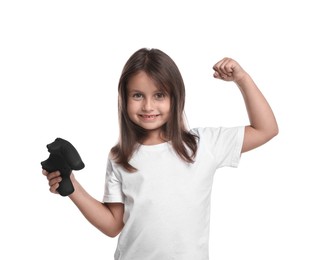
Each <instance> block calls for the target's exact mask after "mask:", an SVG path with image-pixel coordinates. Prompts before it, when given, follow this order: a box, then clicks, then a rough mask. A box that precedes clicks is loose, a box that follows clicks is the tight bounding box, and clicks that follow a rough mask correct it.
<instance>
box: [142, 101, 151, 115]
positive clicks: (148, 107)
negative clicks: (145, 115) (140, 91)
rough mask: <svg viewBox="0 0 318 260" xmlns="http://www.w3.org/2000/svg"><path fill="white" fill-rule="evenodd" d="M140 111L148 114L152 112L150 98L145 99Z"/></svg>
mask: <svg viewBox="0 0 318 260" xmlns="http://www.w3.org/2000/svg"><path fill="white" fill-rule="evenodd" d="M142 110H143V111H146V112H149V111H152V110H153V104H152V100H151V98H145V99H144V102H143V104H142Z"/></svg>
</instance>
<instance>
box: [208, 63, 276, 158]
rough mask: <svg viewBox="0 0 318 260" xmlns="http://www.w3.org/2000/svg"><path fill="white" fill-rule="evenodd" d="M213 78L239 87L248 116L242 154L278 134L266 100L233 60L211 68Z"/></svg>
mask: <svg viewBox="0 0 318 260" xmlns="http://www.w3.org/2000/svg"><path fill="white" fill-rule="evenodd" d="M213 69H214V70H215V73H214V77H215V78H218V79H222V80H225V81H234V82H235V83H236V84H237V86H238V87H239V89H240V91H241V93H242V95H243V98H244V101H245V106H246V110H247V113H248V116H249V120H250V125H248V126H246V127H245V135H244V142H243V147H242V153H244V152H247V151H249V150H252V149H254V148H256V147H259V146H261V145H263V144H265V143H266V142H268V141H269V140H270V139H272V138H273V137H274V136H276V135H277V134H278V125H277V122H276V119H275V116H274V114H273V111H272V109H271V107H270V105H269V104H268V102H267V100H266V99H265V97H264V96H263V94H262V93H261V91H260V90H259V89H258V87H257V86H256V84H255V83H254V81H253V79H252V78H251V77H250V75H249V74H248V73H247V72H246V71H245V70H243V68H242V67H241V66H240V65H239V64H238V63H237V62H236V61H235V60H233V59H231V58H224V59H222V60H221V61H219V62H218V63H216V64H215V65H214V67H213Z"/></svg>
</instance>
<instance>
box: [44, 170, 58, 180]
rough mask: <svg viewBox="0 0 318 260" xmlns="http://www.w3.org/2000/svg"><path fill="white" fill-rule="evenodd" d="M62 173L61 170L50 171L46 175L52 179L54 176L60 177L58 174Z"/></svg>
mask: <svg viewBox="0 0 318 260" xmlns="http://www.w3.org/2000/svg"><path fill="white" fill-rule="evenodd" d="M60 175H61V173H60V172H59V171H55V172H50V173H48V174H47V175H46V178H47V179H48V180H51V179H54V178H56V177H58V176H60Z"/></svg>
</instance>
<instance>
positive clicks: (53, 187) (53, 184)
mask: <svg viewBox="0 0 318 260" xmlns="http://www.w3.org/2000/svg"><path fill="white" fill-rule="evenodd" d="M42 173H43V175H44V176H46V178H47V180H48V181H49V186H50V192H52V193H55V194H59V193H58V192H57V188H58V187H59V183H60V182H61V181H62V177H61V173H60V172H59V171H56V172H50V173H49V172H47V171H46V170H44V169H42Z"/></svg>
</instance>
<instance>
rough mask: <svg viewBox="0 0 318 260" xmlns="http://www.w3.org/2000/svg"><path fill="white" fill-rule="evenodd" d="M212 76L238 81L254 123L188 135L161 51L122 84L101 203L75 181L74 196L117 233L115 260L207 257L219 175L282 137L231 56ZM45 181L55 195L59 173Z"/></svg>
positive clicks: (139, 55)
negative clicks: (212, 202)
mask: <svg viewBox="0 0 318 260" xmlns="http://www.w3.org/2000/svg"><path fill="white" fill-rule="evenodd" d="M213 69H214V70H215V73H214V77H215V78H218V79H223V80H225V81H234V82H235V83H236V84H237V86H238V87H239V89H240V90H241V92H242V95H243V98H244V101H245V104H246V109H247V112H248V115H249V119H250V125H248V126H245V127H232V128H223V127H220V128H196V129H192V130H188V129H187V128H186V125H185V119H184V111H183V110H184V103H185V89H184V84H183V80H182V77H181V74H180V72H179V70H178V68H177V66H176V64H175V63H174V62H173V60H172V59H171V58H170V57H169V56H168V55H167V54H165V53H163V52H162V51H160V50H157V49H150V50H149V49H140V50H138V51H137V52H135V53H134V54H133V55H132V56H131V57H130V58H129V60H128V61H127V63H126V65H125V67H124V69H123V72H122V75H121V77H120V80H119V86H118V95H119V104H118V105H119V106H118V108H119V125H120V133H119V142H118V144H117V145H116V146H115V147H113V148H112V149H111V152H110V155H109V159H108V166H107V173H106V183H105V195H104V198H103V202H102V203H101V202H99V201H98V200H96V199H94V198H92V197H91V196H90V195H89V194H88V193H87V192H86V191H85V190H84V188H83V187H82V186H81V185H80V184H79V183H78V182H77V180H76V179H75V178H74V175H73V174H72V175H71V180H72V183H73V185H74V188H75V191H74V193H72V194H71V195H70V196H69V197H70V198H71V200H72V201H73V202H74V203H75V204H76V206H77V207H78V208H79V209H80V211H81V212H82V213H83V214H84V216H85V217H86V218H87V219H88V221H90V222H91V223H92V224H93V225H94V226H95V227H97V228H98V229H99V230H101V231H102V232H103V233H105V234H106V235H108V236H111V237H115V236H117V235H118V234H119V233H121V234H120V236H119V239H118V246H117V250H116V252H115V259H116V260H119V259H120V260H168V259H177V260H193V259H198V260H199V259H200V260H208V259H209V229H210V226H209V224H210V198H211V188H212V182H213V176H214V173H215V171H216V169H218V168H220V167H223V166H232V167H236V166H237V165H238V163H239V160H240V156H241V153H244V152H246V151H249V150H251V149H253V148H256V147H258V146H260V145H262V144H264V143H266V142H267V141H269V140H270V139H271V138H272V137H274V136H275V135H277V133H278V127H277V123H276V120H275V117H274V115H273V112H272V110H271V108H270V106H269V105H268V103H267V101H266V100H265V98H264V96H263V95H262V94H261V92H260V91H259V89H258V88H257V86H256V85H255V83H254V82H253V80H252V78H251V77H250V76H249V74H248V73H247V72H245V71H244V70H243V69H242V67H241V66H240V65H239V64H238V63H237V62H236V61H234V60H233V59H230V58H225V59H223V60H221V61H219V62H218V63H216V65H215V66H214V67H213ZM43 174H44V175H46V176H47V178H48V180H49V185H50V191H51V192H53V193H57V192H56V189H57V188H58V186H59V182H60V181H61V178H60V173H59V172H53V173H50V174H48V173H47V172H46V171H43Z"/></svg>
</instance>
